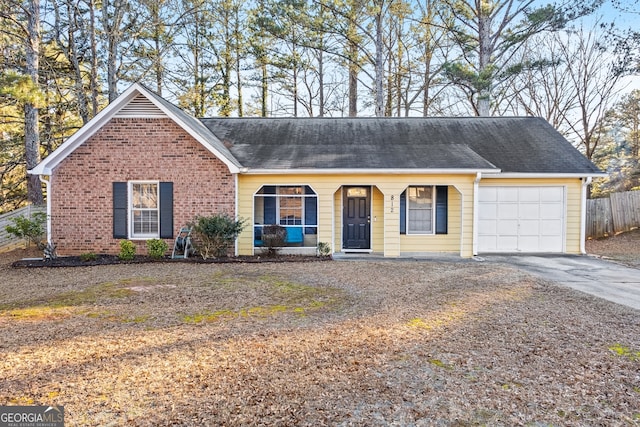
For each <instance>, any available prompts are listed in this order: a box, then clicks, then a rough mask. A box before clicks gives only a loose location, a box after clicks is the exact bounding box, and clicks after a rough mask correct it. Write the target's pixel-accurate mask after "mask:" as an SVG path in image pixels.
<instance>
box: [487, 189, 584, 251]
mask: <svg viewBox="0 0 640 427" xmlns="http://www.w3.org/2000/svg"><path fill="white" fill-rule="evenodd" d="M480 186H502V187H507V186H513V187H521V186H550V187H557V186H562V187H564V188H565V201H566V211H565V230H564V233H565V236H564V238H565V252H566V253H570V254H579V253H580V238H581V235H580V230H581V227H582V225H581V213H582V203H581V197H582V181H581V180H580V179H579V178H530V179H524V178H517V179H515V178H514V179H496V178H493V179H491V178H489V179H484V178H483V179H482V181H481V182H480Z"/></svg>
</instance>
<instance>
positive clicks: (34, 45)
mask: <svg viewBox="0 0 640 427" xmlns="http://www.w3.org/2000/svg"><path fill="white" fill-rule="evenodd" d="M27 15H28V17H27V40H26V42H27V43H26V44H27V46H26V65H27V74H28V75H29V77H31V80H32V81H33V84H34V86H35V87H38V74H39V69H40V62H39V53H40V0H30V1H29V9H28V12H27ZM38 119H39V115H38V107H37V105H35V104H33V103H31V102H28V103H26V104H25V106H24V139H25V159H26V166H27V170H29V169H33V168H34V167H35V166H36V165H37V164H38V163H39V162H40V135H39V126H38ZM27 200H28V201H29V202H31V203H33V204H34V205H42V204H43V203H44V197H43V195H42V185H41V183H40V179H39V178H38V176H36V175H28V176H27Z"/></svg>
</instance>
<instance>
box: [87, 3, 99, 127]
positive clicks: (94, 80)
mask: <svg viewBox="0 0 640 427" xmlns="http://www.w3.org/2000/svg"><path fill="white" fill-rule="evenodd" d="M88 6H89V19H90V21H89V38H90V43H91V76H90V80H91V81H90V82H89V86H90V88H91V117H94V116H95V115H96V114H98V43H97V42H96V13H95V3H94V0H88Z"/></svg>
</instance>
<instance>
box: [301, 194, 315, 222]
mask: <svg viewBox="0 0 640 427" xmlns="http://www.w3.org/2000/svg"><path fill="white" fill-rule="evenodd" d="M304 223H305V224H306V225H318V199H317V198H316V197H305V198H304Z"/></svg>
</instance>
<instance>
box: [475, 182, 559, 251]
mask: <svg viewBox="0 0 640 427" xmlns="http://www.w3.org/2000/svg"><path fill="white" fill-rule="evenodd" d="M564 193H565V191H564V187H489V186H486V187H485V186H481V187H479V195H478V210H479V212H478V252H563V250H564V229H565V218H564V217H565V194H564Z"/></svg>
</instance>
